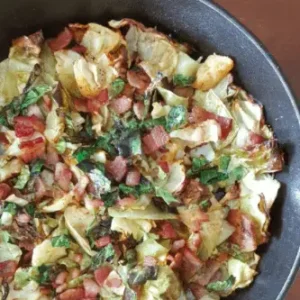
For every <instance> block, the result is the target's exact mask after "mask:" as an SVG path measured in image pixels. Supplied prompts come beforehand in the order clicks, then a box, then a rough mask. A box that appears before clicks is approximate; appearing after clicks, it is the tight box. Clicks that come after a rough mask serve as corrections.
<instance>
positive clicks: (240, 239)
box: [227, 209, 257, 252]
mask: <svg viewBox="0 0 300 300" xmlns="http://www.w3.org/2000/svg"><path fill="white" fill-rule="evenodd" d="M227 221H228V222H229V223H230V224H231V225H232V226H234V227H235V231H234V233H233V234H232V235H231V236H230V238H229V240H230V242H231V243H234V244H236V245H239V246H240V248H241V249H243V250H245V251H247V252H250V251H254V250H255V249H256V248H257V241H256V234H255V225H254V222H253V221H252V220H251V219H250V217H248V216H247V215H246V214H244V213H243V212H241V211H240V210H238V209H232V210H230V212H229V214H228V216H227Z"/></svg>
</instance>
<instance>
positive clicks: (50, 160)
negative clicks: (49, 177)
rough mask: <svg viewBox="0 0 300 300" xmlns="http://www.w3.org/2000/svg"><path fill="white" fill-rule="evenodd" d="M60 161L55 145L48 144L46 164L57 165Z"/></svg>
mask: <svg viewBox="0 0 300 300" xmlns="http://www.w3.org/2000/svg"><path fill="white" fill-rule="evenodd" d="M58 162H59V155H58V153H57V151H56V149H55V148H54V147H52V146H51V145H50V144H48V145H47V156H46V164H48V165H53V166H54V165H56V164H57V163H58Z"/></svg>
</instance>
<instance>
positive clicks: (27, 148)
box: [19, 137, 45, 163]
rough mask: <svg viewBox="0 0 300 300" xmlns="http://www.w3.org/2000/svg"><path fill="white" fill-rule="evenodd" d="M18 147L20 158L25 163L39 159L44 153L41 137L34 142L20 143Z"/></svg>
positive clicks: (43, 142)
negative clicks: (20, 150) (20, 151)
mask: <svg viewBox="0 0 300 300" xmlns="http://www.w3.org/2000/svg"><path fill="white" fill-rule="evenodd" d="M19 147H20V149H22V153H21V158H22V160H23V161H24V162H25V163H29V162H31V161H33V160H35V159H37V158H40V157H42V156H43V155H44V153H45V141H44V139H43V138H42V137H38V138H36V139H34V140H29V141H22V142H21V144H20V146H19Z"/></svg>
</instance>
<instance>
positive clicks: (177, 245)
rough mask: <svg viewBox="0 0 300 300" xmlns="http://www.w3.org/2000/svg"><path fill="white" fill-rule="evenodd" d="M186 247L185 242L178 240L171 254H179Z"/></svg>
mask: <svg viewBox="0 0 300 300" xmlns="http://www.w3.org/2000/svg"><path fill="white" fill-rule="evenodd" d="M184 246H185V240H184V239H181V240H176V241H174V242H173V244H172V248H171V252H172V253H176V252H178V251H179V250H180V249H182V248H183V247H184Z"/></svg>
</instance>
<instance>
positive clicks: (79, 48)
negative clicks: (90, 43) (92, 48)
mask: <svg viewBox="0 0 300 300" xmlns="http://www.w3.org/2000/svg"><path fill="white" fill-rule="evenodd" d="M71 50H73V51H75V52H77V53H79V54H85V52H86V51H87V49H86V47H84V46H83V45H76V46H74V47H72V49H71Z"/></svg>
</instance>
